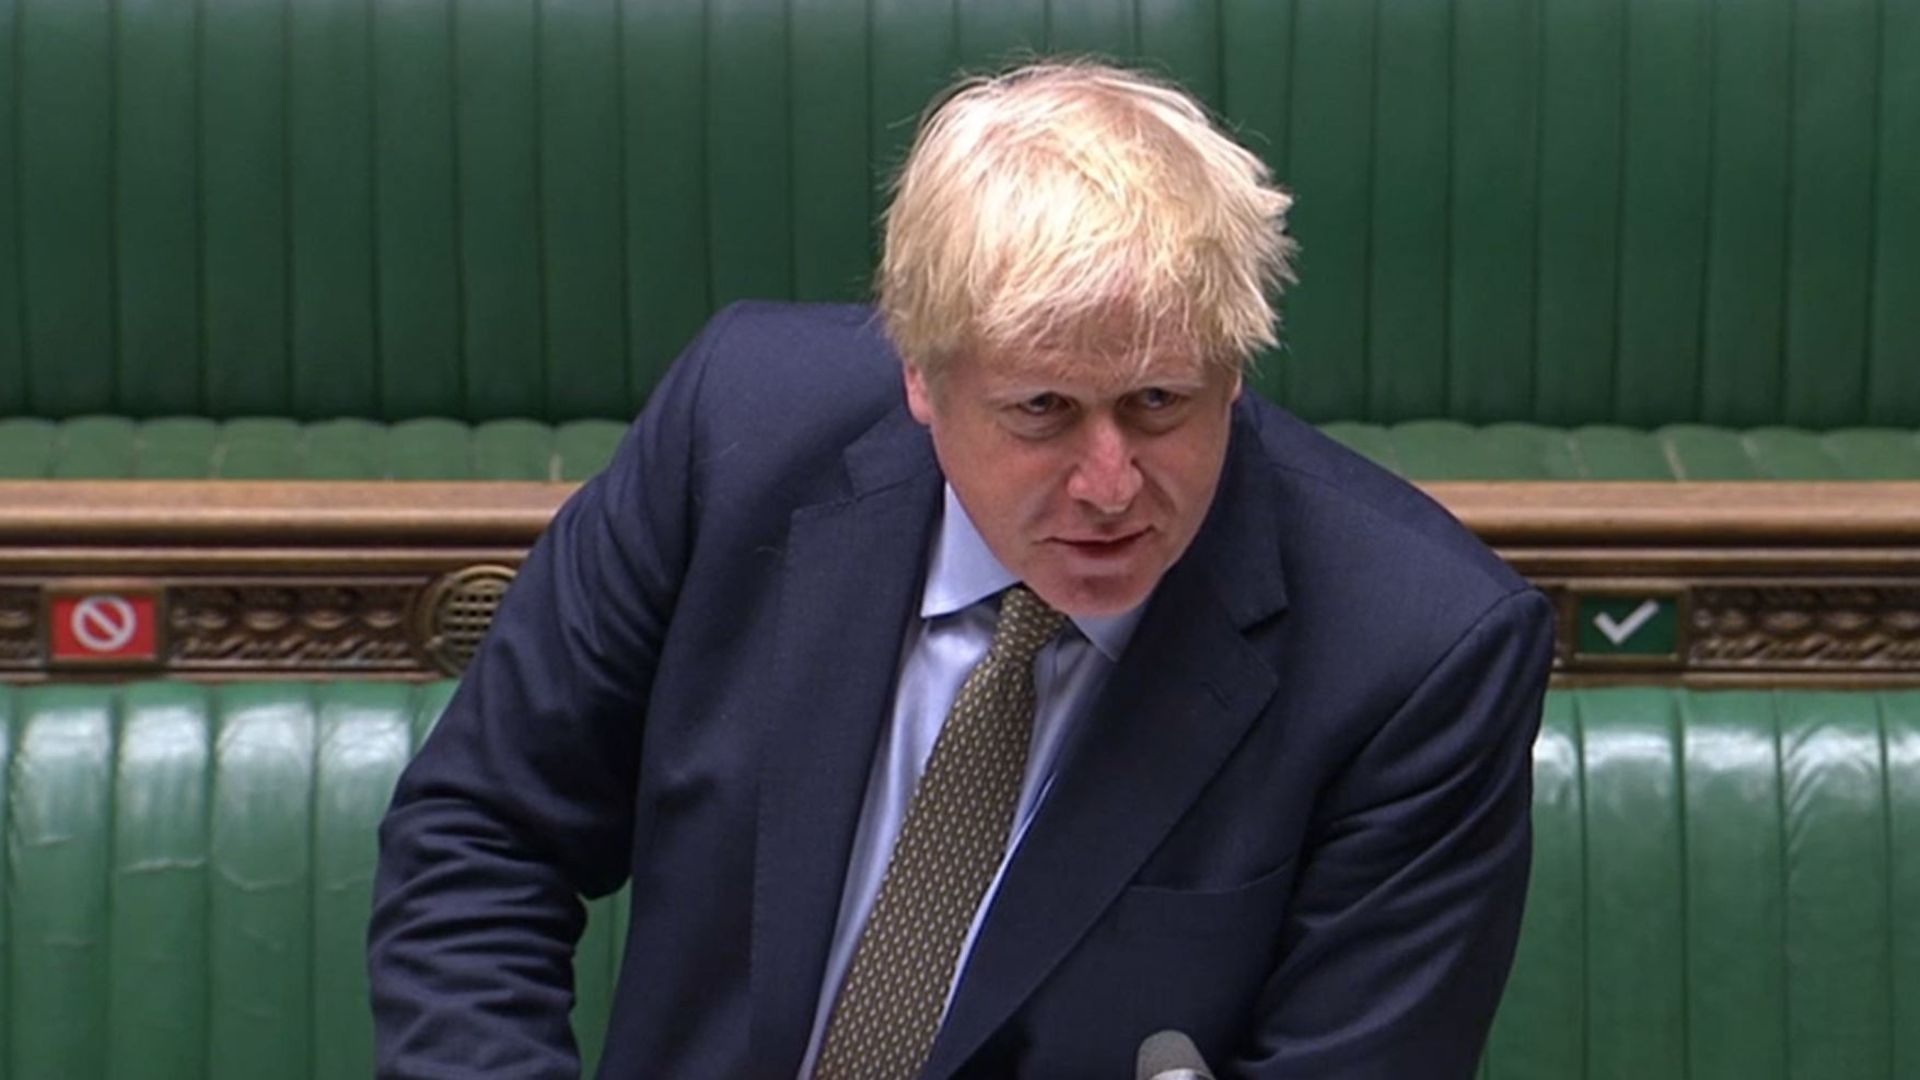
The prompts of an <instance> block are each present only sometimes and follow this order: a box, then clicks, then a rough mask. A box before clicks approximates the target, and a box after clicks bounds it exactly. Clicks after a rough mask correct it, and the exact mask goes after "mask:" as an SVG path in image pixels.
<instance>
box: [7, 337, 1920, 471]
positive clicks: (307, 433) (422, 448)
mask: <svg viewBox="0 0 1920 1080" xmlns="http://www.w3.org/2000/svg"><path fill="white" fill-rule="evenodd" d="M1916 363H1920V361H1916ZM1322 427H1323V430H1325V431H1326V432H1327V433H1328V434H1330V435H1332V436H1333V437H1334V438H1336V439H1339V440H1341V441H1342V442H1344V443H1346V444H1347V445H1348V446H1351V447H1353V448H1354V449H1356V450H1358V451H1360V452H1361V453H1363V454H1366V455H1367V456H1368V457H1370V458H1372V459H1373V460H1375V461H1377V462H1379V463H1380V464H1382V465H1385V466H1386V467H1388V468H1390V469H1392V470H1394V471H1395V472H1397V473H1399V474H1401V475H1402V476H1405V477H1407V478H1409V479H1411V480H1417V481H1442V480H1656V481H1657V480H1676V481H1677V480H1789V481H1791V480H1816V481H1817V480H1912V479H1920V431H1900V430H1894V429H1891V428H1852V429H1844V430H1838V431H1831V432H1824V433H1815V432H1810V431H1805V430H1801V429H1795V428H1783V427H1770V428H1756V429H1752V430H1749V431H1744V432H1743V431H1735V430H1733V429H1729V428H1716V427H1711V426H1708V425H1703V424H1671V425H1666V426H1663V427H1660V428H1656V429H1654V430H1652V431H1641V430H1637V429H1634V428H1627V427H1622V426H1620V425H1616V424H1609V425H1588V426H1582V427H1578V428H1571V429H1569V428H1555V427H1549V426H1547V425H1543V424H1533V423H1501V424H1487V425H1481V426H1477V427H1476V426H1471V425H1467V424H1463V423H1461V422H1459V421H1457V420H1414V421H1408V422H1406V423H1402V424H1362V423H1355V422H1348V421H1342V422H1336V423H1330V424H1325V425H1323V426H1322ZM625 428H626V424H625V422H624V421H619V420H572V421H568V422H566V423H562V424H541V423H537V422H535V421H531V420H486V421H481V422H478V423H462V422H459V421H455V420H448V419H445V418H428V419H418V420H405V421H401V422H398V423H393V424H381V423H377V422H374V421H368V420H353V419H336V420H319V421H311V422H307V423H301V422H298V421H294V420H287V419H264V418H251V419H240V420H226V421H215V420H208V419H204V418H187V417H177V418H172V419H163V420H147V421H134V420H129V419H127V418H125V417H103V416H94V417H81V418H77V419H73V420H64V421H50V420H39V419H27V418H19V417H16V418H13V419H7V420H0V480H35V479H50V480H278V479H298V480H584V479H586V478H587V477H588V476H591V475H592V474H593V473H595V472H596V471H598V470H599V468H600V467H601V466H602V465H604V464H605V463H606V461H607V459H608V458H609V457H611V456H612V454H613V447H614V445H615V444H616V443H617V442H618V441H619V439H620V435H621V433H622V432H623V431H624V430H625Z"/></svg>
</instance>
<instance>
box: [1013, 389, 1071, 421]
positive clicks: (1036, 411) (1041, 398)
mask: <svg viewBox="0 0 1920 1080" xmlns="http://www.w3.org/2000/svg"><path fill="white" fill-rule="evenodd" d="M1064 404H1065V402H1063V401H1062V400H1061V399H1060V395H1059V394H1035V395H1034V396H1032V397H1030V398H1028V399H1027V400H1025V401H1022V402H1021V403H1020V404H1018V405H1016V406H1014V407H1015V408H1017V409H1019V410H1020V411H1021V412H1023V413H1026V414H1027V415H1028V416H1051V415H1053V414H1054V413H1056V412H1059V411H1060V408H1061V406H1062V405H1064Z"/></svg>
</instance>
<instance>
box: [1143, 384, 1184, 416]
mask: <svg viewBox="0 0 1920 1080" xmlns="http://www.w3.org/2000/svg"><path fill="white" fill-rule="evenodd" d="M1134 400H1136V401H1138V402H1139V403H1140V407H1141V408H1143V409H1145V410H1147V411H1148V412H1158V411H1160V410H1161V409H1167V408H1171V407H1173V406H1175V405H1178V404H1179V403H1180V395H1179V394H1176V393H1174V392H1173V391H1171V390H1162V389H1161V388H1159V387H1157V386H1149V387H1147V388H1146V389H1145V390H1142V391H1140V392H1139V393H1137V394H1135V395H1134Z"/></svg>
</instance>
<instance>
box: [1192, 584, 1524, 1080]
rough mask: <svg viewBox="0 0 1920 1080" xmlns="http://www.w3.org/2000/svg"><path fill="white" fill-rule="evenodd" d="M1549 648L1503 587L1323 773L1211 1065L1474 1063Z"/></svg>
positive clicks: (1469, 1070) (1511, 935) (1504, 928)
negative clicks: (1330, 771)
mask: <svg viewBox="0 0 1920 1080" xmlns="http://www.w3.org/2000/svg"><path fill="white" fill-rule="evenodd" d="M1552 655H1553V619H1552V609H1551V607H1550V606H1549V604H1548V603H1547V601H1546V599H1545V598H1544V597H1543V596H1541V595H1540V594H1539V593H1538V592H1535V591H1533V590H1531V589H1527V590H1522V591H1518V592H1514V593H1511V594H1508V595H1507V596H1506V597H1504V598H1503V599H1501V600H1500V601H1498V602H1496V603H1495V604H1494V606H1493V607H1492V608H1490V609H1489V610H1488V611H1487V612H1486V613H1485V614H1484V615H1482V616H1481V618H1480V619H1479V620H1478V621H1477V622H1475V623H1474V624H1473V625H1472V626H1471V627H1470V628H1469V629H1468V630H1467V631H1466V633H1465V634H1464V635H1463V636H1462V637H1460V638H1459V640H1457V641H1456V642H1454V644H1453V646H1452V647H1451V649H1450V650H1448V651H1447V653H1446V655H1444V656H1443V657H1442V658H1441V659H1440V660H1439V661H1438V663H1436V664H1435V665H1434V666H1433V667H1432V668H1431V669H1430V670H1429V671H1428V672H1427V674H1426V675H1425V677H1424V678H1423V679H1422V680H1421V681H1420V683H1419V685H1418V686H1417V687H1416V688H1415V690H1414V691H1413V693H1412V694H1411V695H1410V696H1409V697H1408V698H1407V700H1406V701H1405V702H1404V703H1403V704H1402V705H1401V706H1400V707H1399V708H1398V709H1397V710H1396V711H1395V712H1394V714H1393V715H1392V717H1391V718H1390V719H1389V720H1388V721H1387V722H1386V723H1385V724H1384V725H1382V726H1381V728H1380V729H1379V730H1378V731H1377V732H1375V733H1374V735H1373V736H1372V737H1371V738H1370V739H1369V740H1368V741H1367V742H1366V743H1365V744H1364V745H1363V746H1362V747H1361V749H1360V750H1359V752H1358V753H1357V754H1356V755H1355V756H1354V757H1353V759H1352V760H1351V761H1350V762H1349V763H1348V764H1347V766H1346V767H1345V768H1344V769H1342V770H1341V771H1340V772H1339V773H1338V774H1337V775H1336V776H1335V777H1334V779H1333V780H1332V781H1331V783H1330V784H1329V785H1328V787H1327V788H1326V789H1325V791H1324V792H1323V794H1322V798H1321V800H1320V807H1321V809H1320V811H1319V812H1318V813H1317V814H1316V821H1315V828H1314V839H1313V840H1312V846H1311V847H1310V848H1309V849H1308V850H1307V852H1306V853H1305V855H1304V861H1303V864H1302V867H1301V877H1300V879H1299V880H1298V882H1297V885H1296V889H1295V892H1294V896H1293V901H1292V906H1291V908H1290V910H1289V912H1288V916H1287V921H1286V924H1285V930H1284V935H1285V936H1284V940H1283V941H1282V949H1281V953H1280V955H1281V957H1282V959H1281V961H1280V963H1279V965H1278V967H1277V968H1276V970H1275V971H1274V973H1273V974H1272V976H1271V977H1270V978H1269V979H1268V981H1267V983H1266V985H1265V986H1264V988H1263V990H1262V993H1261V998H1260V1002H1259V1007H1258V1010H1257V1012H1256V1014H1255V1015H1256V1016H1257V1017H1258V1021H1257V1024H1258V1026H1257V1028H1256V1030H1255V1033H1254V1036H1253V1039H1252V1040H1251V1042H1250V1044H1249V1046H1248V1047H1247V1048H1246V1051H1245V1053H1244V1055H1243V1057H1242V1058H1241V1059H1240V1060H1238V1061H1236V1062H1234V1063H1233V1064H1232V1066H1231V1067H1228V1068H1226V1069H1224V1070H1222V1073H1223V1075H1225V1076H1247V1077H1271V1078H1281V1077H1287V1078H1307V1077H1312V1078H1315V1080H1370V1078H1376V1077H1377V1078H1381V1080H1387V1078H1399V1077H1408V1076H1420V1077H1432V1078H1436V1080H1450V1078H1467V1077H1471V1076H1472V1075H1473V1074H1474V1069H1475V1067H1476V1066H1477V1064H1478V1061H1479V1056H1480V1053H1481V1049H1482V1046H1483V1044H1484V1042H1485V1040H1486V1035H1487V1030H1488V1028H1489V1027H1490V1025H1491V1024H1492V1020H1493V1012H1494V1008H1495V1006H1496V1005H1497V1004H1498V1002H1499V998H1500V992H1501V988H1502V987H1503V986H1504V984H1505V982H1506V977H1507V971H1508V969H1509V967H1510V966H1511V964H1512V960H1513V953H1514V947H1515V944H1516V941H1517V939H1518V936H1519V929H1520V916H1521V910H1522V907H1523V905H1524V901H1525V897H1526V889H1527V874H1528V867H1529V862H1530V858H1531V853H1532V833H1531V825H1530V820H1529V819H1530V813H1531V808H1532V806H1531V804H1532V775H1533V773H1532V762H1533V754H1532V751H1533V742H1534V736H1535V734H1536V733H1537V732H1538V730H1539V725H1540V713H1541V706H1542V699H1543V697H1544V694H1545V690H1546V682H1547V675H1548V671H1549V668H1550V666H1551V663H1552Z"/></svg>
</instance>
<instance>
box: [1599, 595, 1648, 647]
mask: <svg viewBox="0 0 1920 1080" xmlns="http://www.w3.org/2000/svg"><path fill="white" fill-rule="evenodd" d="M1659 612H1660V602H1659V601H1657V600H1643V601H1641V603H1640V606H1639V607H1637V608H1634V609H1633V611H1632V612H1631V613H1630V614H1628V615H1627V617H1626V618H1624V619H1622V620H1620V621H1619V622H1614V621H1613V616H1611V615H1609V614H1607V613H1606V612H1604V611H1603V612H1601V613H1600V614H1598V615H1595V616H1594V617H1593V625H1595V626H1597V627H1599V628H1600V632H1601V633H1603V634H1605V635H1607V640H1608V641H1611V642H1613V643H1614V644H1615V645H1619V644H1621V643H1622V642H1624V641H1626V640H1627V639H1628V638H1630V637H1632V636H1633V632H1634V631H1635V630H1638V629H1640V628H1641V627H1643V626H1645V625H1647V620H1648V619H1651V618H1653V617H1654V616H1655V615H1657V614H1659Z"/></svg>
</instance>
